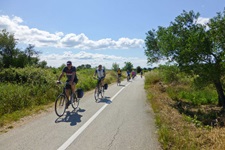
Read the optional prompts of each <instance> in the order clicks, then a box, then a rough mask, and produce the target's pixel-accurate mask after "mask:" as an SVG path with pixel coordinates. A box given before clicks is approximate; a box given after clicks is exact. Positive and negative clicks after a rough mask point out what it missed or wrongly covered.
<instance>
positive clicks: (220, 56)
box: [145, 11, 225, 108]
mask: <svg viewBox="0 0 225 150" xmlns="http://www.w3.org/2000/svg"><path fill="white" fill-rule="evenodd" d="M199 16H200V14H199V13H194V12H193V11H190V12H186V11H183V13H182V14H181V15H179V16H177V17H176V18H175V21H174V22H171V25H170V26H169V27H158V30H154V29H153V30H150V31H149V32H148V33H147V37H146V40H145V45H146V50H145V54H146V56H147V57H148V62H149V63H150V64H151V63H154V62H157V61H159V60H162V59H164V60H167V61H168V62H173V63H174V64H177V66H178V67H179V69H180V70H181V71H183V72H186V73H188V74H189V75H192V76H195V77H196V78H195V80H196V83H204V84H201V85H202V86H207V85H210V84H214V85H215V88H216V91H217V94H218V97H219V99H218V100H219V104H220V105H223V107H224V108H225V96H224V93H223V87H222V83H221V78H222V75H223V74H224V73H225V63H224V62H225V57H224V56H225V46H224V42H225V41H224V35H225V33H224V29H225V27H224V23H225V11H224V12H223V13H218V14H217V16H216V17H214V18H213V19H211V20H210V22H209V23H208V26H209V29H207V27H206V26H205V25H201V24H198V23H197V20H198V18H199Z"/></svg>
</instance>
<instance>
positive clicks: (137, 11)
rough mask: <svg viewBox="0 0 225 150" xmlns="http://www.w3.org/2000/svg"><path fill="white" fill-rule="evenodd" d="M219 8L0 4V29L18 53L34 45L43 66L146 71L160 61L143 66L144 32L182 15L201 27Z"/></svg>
mask: <svg viewBox="0 0 225 150" xmlns="http://www.w3.org/2000/svg"><path fill="white" fill-rule="evenodd" d="M224 8H225V1H224V0H79V1H78V0H0V30H2V29H6V30H7V31H8V32H10V33H13V34H14V36H15V38H16V39H17V40H18V41H17V42H18V44H17V48H19V49H21V50H25V48H26V47H27V46H28V45H29V44H32V45H35V50H36V51H40V52H41V54H40V56H39V58H40V60H41V61H43V60H45V61H46V62H47V65H48V66H52V67H59V66H61V65H62V64H65V63H66V62H67V61H68V60H71V61H72V63H73V65H74V66H79V65H82V64H90V65H91V66H92V67H95V66H98V65H99V64H102V65H103V66H105V67H106V68H107V69H111V68H112V64H113V63H117V64H118V65H119V67H120V68H122V67H124V65H125V63H124V62H131V63H132V64H133V66H134V68H136V67H137V66H140V67H142V68H144V67H146V68H152V67H155V66H157V65H159V64H160V63H163V62H160V63H159V64H153V65H148V64H147V57H146V56H145V38H146V33H147V32H148V31H149V30H152V29H157V28H158V26H163V27H168V26H169V25H170V22H171V21H174V19H175V18H176V17H177V16H178V15H180V14H181V13H182V12H183V10H185V11H191V10H193V11H194V12H196V13H197V12H199V13H200V20H199V22H201V23H205V22H207V21H208V20H209V19H210V18H212V17H215V16H216V13H217V12H222V11H223V10H224Z"/></svg>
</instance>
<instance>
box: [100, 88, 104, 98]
mask: <svg viewBox="0 0 225 150" xmlns="http://www.w3.org/2000/svg"><path fill="white" fill-rule="evenodd" d="M104 91H105V90H104V86H102V87H101V96H102V98H103V97H104Z"/></svg>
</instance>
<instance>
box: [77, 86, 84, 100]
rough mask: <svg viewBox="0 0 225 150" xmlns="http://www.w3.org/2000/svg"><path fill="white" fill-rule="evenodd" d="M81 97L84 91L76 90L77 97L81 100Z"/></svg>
mask: <svg viewBox="0 0 225 150" xmlns="http://www.w3.org/2000/svg"><path fill="white" fill-rule="evenodd" d="M83 96H84V91H83V90H82V89H81V88H79V89H77V97H78V98H82V97H83Z"/></svg>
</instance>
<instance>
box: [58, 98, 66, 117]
mask: <svg viewBox="0 0 225 150" xmlns="http://www.w3.org/2000/svg"><path fill="white" fill-rule="evenodd" d="M66 99H67V98H66V96H65V95H64V94H60V95H59V96H58V97H57V99H56V100H55V113H56V115H57V116H59V117H61V116H63V114H64V112H65V110H66Z"/></svg>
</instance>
